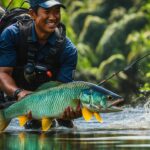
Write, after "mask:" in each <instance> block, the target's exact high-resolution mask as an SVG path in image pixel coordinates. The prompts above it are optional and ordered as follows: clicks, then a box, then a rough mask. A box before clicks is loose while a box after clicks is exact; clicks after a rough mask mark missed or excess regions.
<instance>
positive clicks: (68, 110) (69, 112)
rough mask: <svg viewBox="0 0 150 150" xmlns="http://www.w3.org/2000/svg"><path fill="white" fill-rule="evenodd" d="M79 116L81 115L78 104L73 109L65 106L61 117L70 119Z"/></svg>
mask: <svg viewBox="0 0 150 150" xmlns="http://www.w3.org/2000/svg"><path fill="white" fill-rule="evenodd" d="M81 116H82V113H81V108H80V106H77V108H76V110H75V111H74V110H73V109H72V108H71V107H67V108H66V109H65V111H64V114H63V116H62V118H63V119H65V120H71V119H76V118H79V117H81Z"/></svg>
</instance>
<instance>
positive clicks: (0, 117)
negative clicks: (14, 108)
mask: <svg viewBox="0 0 150 150" xmlns="http://www.w3.org/2000/svg"><path fill="white" fill-rule="evenodd" d="M8 124H9V121H7V120H6V119H5V116H4V112H3V110H0V131H3V130H4V129H5V128H6V127H7V126H8Z"/></svg>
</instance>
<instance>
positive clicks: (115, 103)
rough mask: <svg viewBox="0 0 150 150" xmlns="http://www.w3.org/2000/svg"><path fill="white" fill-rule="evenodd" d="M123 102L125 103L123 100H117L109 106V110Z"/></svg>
mask: <svg viewBox="0 0 150 150" xmlns="http://www.w3.org/2000/svg"><path fill="white" fill-rule="evenodd" d="M123 101H124V99H123V98H120V99H117V100H115V101H114V102H112V103H111V104H110V105H109V106H108V108H110V107H113V106H116V105H118V104H119V103H121V102H123Z"/></svg>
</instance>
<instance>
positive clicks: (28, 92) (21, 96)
mask: <svg viewBox="0 0 150 150" xmlns="http://www.w3.org/2000/svg"><path fill="white" fill-rule="evenodd" d="M31 93H32V92H31V91H27V90H23V91H21V92H20V93H19V94H18V95H17V101H19V100H21V99H22V98H24V97H25V96H27V95H29V94H31Z"/></svg>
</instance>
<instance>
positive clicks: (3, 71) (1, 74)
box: [0, 67, 31, 100]
mask: <svg viewBox="0 0 150 150" xmlns="http://www.w3.org/2000/svg"><path fill="white" fill-rule="evenodd" d="M12 72H13V67H0V89H1V90H2V91H4V92H5V93H6V94H7V95H8V96H13V95H14V92H15V91H16V90H17V89H19V87H18V86H17V85H16V83H15V81H14V79H13V78H12ZM29 93H31V92H30V91H26V90H23V91H21V92H20V93H19V94H18V95H17V100H20V99H21V98H23V97H24V96H26V95H27V94H29Z"/></svg>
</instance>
